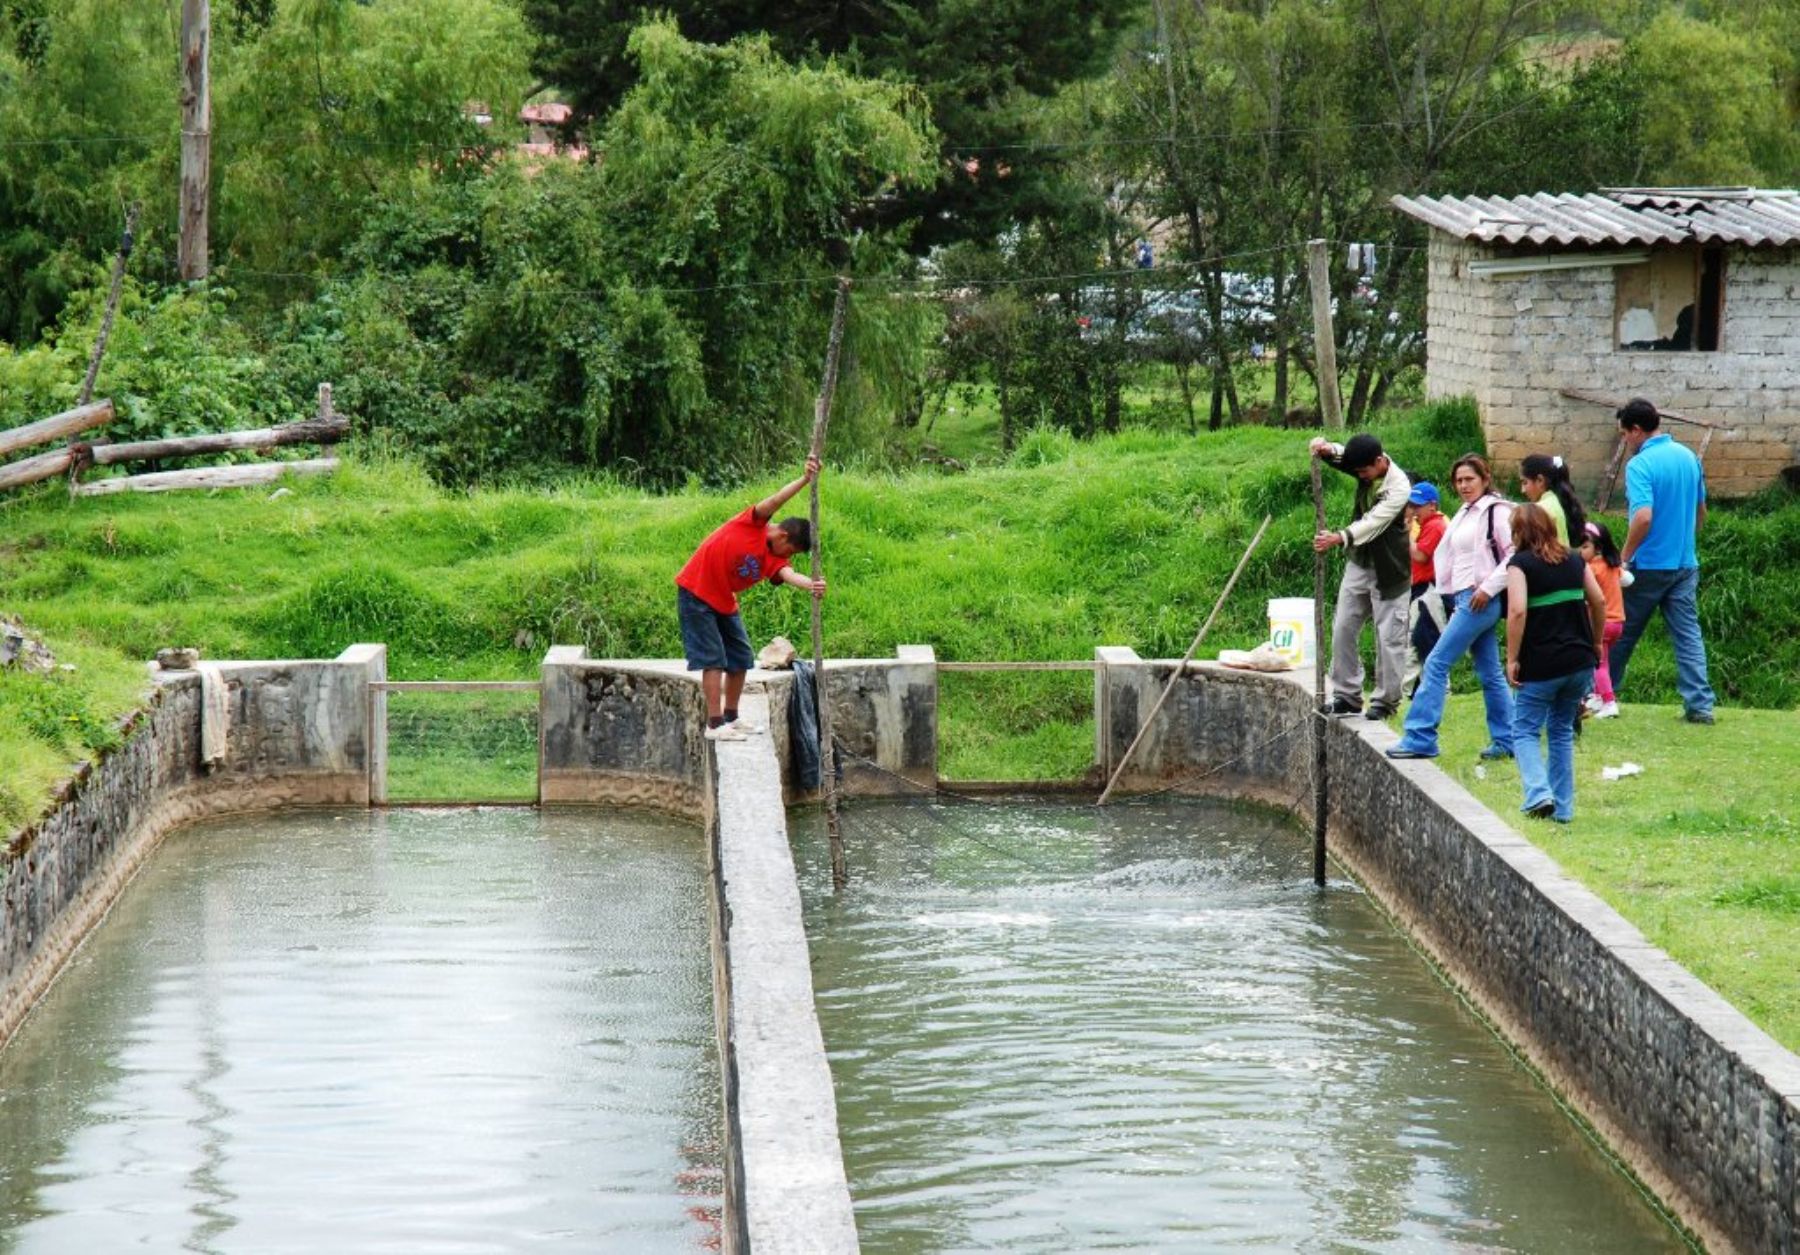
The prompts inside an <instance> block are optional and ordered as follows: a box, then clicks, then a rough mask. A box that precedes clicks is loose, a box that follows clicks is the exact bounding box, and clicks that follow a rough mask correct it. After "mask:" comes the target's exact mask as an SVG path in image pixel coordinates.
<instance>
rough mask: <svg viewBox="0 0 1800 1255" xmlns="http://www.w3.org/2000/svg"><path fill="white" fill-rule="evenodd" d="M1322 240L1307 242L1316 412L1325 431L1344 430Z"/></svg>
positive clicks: (1327, 265) (1328, 273)
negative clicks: (1317, 404) (1314, 362)
mask: <svg viewBox="0 0 1800 1255" xmlns="http://www.w3.org/2000/svg"><path fill="white" fill-rule="evenodd" d="M1327 247H1328V246H1327V244H1326V242H1325V241H1324V240H1308V241H1307V242H1306V260H1307V271H1308V277H1309V279H1310V281H1311V284H1312V307H1313V350H1314V353H1313V356H1314V360H1315V361H1316V362H1317V364H1318V369H1319V411H1320V413H1322V414H1324V416H1325V430H1327V431H1342V430H1344V402H1343V398H1342V397H1341V396H1339V394H1338V371H1337V338H1336V333H1335V332H1334V331H1333V330H1332V326H1331V259H1330V257H1329V256H1328V255H1327V253H1326V251H1325V250H1326V248H1327Z"/></svg>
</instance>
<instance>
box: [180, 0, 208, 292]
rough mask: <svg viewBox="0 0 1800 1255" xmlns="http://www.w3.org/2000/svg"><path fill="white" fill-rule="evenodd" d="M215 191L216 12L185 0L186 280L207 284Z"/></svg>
mask: <svg viewBox="0 0 1800 1255" xmlns="http://www.w3.org/2000/svg"><path fill="white" fill-rule="evenodd" d="M211 187H212V8H211V4H210V0H181V230H180V240H179V243H178V245H177V248H176V265H177V266H178V268H179V269H180V272H181V277H182V279H184V280H194V279H204V278H206V275H207V272H208V270H209V269H210V266H209V264H208V260H207V209H208V199H209V197H210V195H211Z"/></svg>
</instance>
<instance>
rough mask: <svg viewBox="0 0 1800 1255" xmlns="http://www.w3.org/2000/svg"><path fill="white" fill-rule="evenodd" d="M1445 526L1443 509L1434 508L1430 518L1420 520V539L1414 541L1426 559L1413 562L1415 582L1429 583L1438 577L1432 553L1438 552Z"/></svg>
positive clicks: (1413, 578) (1413, 580)
mask: <svg viewBox="0 0 1800 1255" xmlns="http://www.w3.org/2000/svg"><path fill="white" fill-rule="evenodd" d="M1445 526H1446V524H1445V522H1444V514H1443V511H1441V510H1433V511H1432V512H1431V517H1430V518H1428V519H1425V520H1423V521H1421V522H1420V524H1419V539H1418V540H1416V541H1414V542H1413V543H1414V544H1416V545H1417V546H1418V547H1419V552H1420V553H1422V554H1424V555H1425V561H1423V562H1415V563H1413V564H1412V582H1413V583H1415V584H1429V583H1431V582H1432V581H1433V580H1435V579H1436V578H1437V572H1436V571H1435V570H1433V569H1432V565H1431V555H1432V554H1434V553H1436V552H1437V547H1438V542H1439V541H1441V540H1443V539H1444V528H1445Z"/></svg>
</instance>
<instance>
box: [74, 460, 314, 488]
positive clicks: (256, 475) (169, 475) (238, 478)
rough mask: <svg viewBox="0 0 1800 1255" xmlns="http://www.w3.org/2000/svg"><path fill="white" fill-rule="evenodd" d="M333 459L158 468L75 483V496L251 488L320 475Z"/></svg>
mask: <svg viewBox="0 0 1800 1255" xmlns="http://www.w3.org/2000/svg"><path fill="white" fill-rule="evenodd" d="M337 465H338V460H337V459H336V458H309V459H307V460H305V461H301V462H258V463H255V464H254V465H250V466H199V467H195V468H193V469H192V470H186V471H157V472H155V473H154V474H150V475H126V476H123V477H121V478H119V479H96V480H94V481H93V482H92V483H86V484H78V485H76V488H75V495H76V496H77V497H101V496H105V495H107V494H109V493H115V492H174V491H178V490H180V489H184V488H253V487H255V486H256V485H258V484H272V483H274V482H275V481H276V480H278V479H280V478H281V477H282V476H283V475H323V474H326V473H327V472H330V471H335V470H336V469H337Z"/></svg>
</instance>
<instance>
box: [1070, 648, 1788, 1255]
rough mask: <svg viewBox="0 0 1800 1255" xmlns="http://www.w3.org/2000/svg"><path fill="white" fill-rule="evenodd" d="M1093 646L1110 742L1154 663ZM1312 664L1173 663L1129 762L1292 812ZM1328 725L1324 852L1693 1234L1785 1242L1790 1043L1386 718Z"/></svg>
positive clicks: (1130, 724)
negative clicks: (1417, 749) (1181, 667)
mask: <svg viewBox="0 0 1800 1255" xmlns="http://www.w3.org/2000/svg"><path fill="white" fill-rule="evenodd" d="M1101 652H1102V657H1103V658H1104V660H1105V661H1106V662H1107V664H1108V665H1107V667H1106V668H1105V670H1104V672H1102V673H1101V676H1102V677H1103V685H1104V687H1103V689H1102V690H1101V696H1102V709H1101V717H1100V722H1101V724H1102V729H1103V733H1102V737H1101V745H1100V747H1099V748H1100V753H1101V755H1102V758H1103V761H1117V758H1118V756H1119V755H1120V754H1122V753H1123V751H1124V748H1125V746H1126V745H1127V744H1128V743H1129V741H1130V738H1131V737H1132V736H1133V735H1134V734H1135V732H1136V730H1137V727H1136V725H1137V722H1138V720H1139V718H1140V715H1139V713H1138V712H1140V711H1148V709H1149V706H1150V703H1153V702H1154V701H1155V698H1156V695H1157V694H1158V693H1160V692H1161V691H1162V688H1163V686H1164V685H1165V684H1166V683H1167V681H1168V678H1169V676H1170V675H1171V674H1172V673H1173V664H1172V663H1168V662H1142V661H1139V660H1137V659H1136V656H1135V655H1134V654H1132V653H1131V651H1129V650H1122V649H1109V650H1103V651H1101ZM1311 682H1312V677H1311V674H1310V672H1296V673H1289V674H1286V675H1277V676H1262V675H1255V674H1249V673H1242V672H1232V671H1228V670H1226V669H1224V668H1220V667H1217V666H1215V665H1212V664H1201V665H1197V666H1191V667H1190V669H1189V671H1188V673H1187V674H1185V675H1184V676H1183V677H1182V679H1181V681H1180V682H1179V683H1177V685H1176V686H1175V691H1174V693H1173V694H1172V695H1171V697H1170V699H1169V701H1168V702H1167V703H1166V704H1165V705H1164V706H1163V708H1162V711H1161V712H1160V713H1159V715H1158V717H1157V720H1156V723H1155V724H1154V725H1153V727H1152V728H1151V729H1150V731H1149V733H1148V734H1147V735H1146V737H1145V742H1144V744H1143V745H1141V746H1140V747H1139V750H1138V755H1141V756H1142V758H1141V760H1140V759H1139V758H1138V757H1137V756H1134V758H1133V766H1132V768H1131V769H1130V771H1129V773H1128V775H1127V777H1126V779H1127V781H1129V782H1131V783H1132V784H1134V785H1135V786H1136V787H1151V786H1167V785H1169V784H1171V783H1173V784H1176V785H1177V786H1178V787H1182V788H1187V789H1191V790H1193V791H1197V792H1202V793H1206V794H1209V795H1217V794H1220V793H1224V794H1226V795H1233V796H1247V797H1260V798H1262V799H1264V800H1266V801H1271V802H1274V803H1276V804H1278V805H1282V806H1285V807H1288V808H1290V809H1292V810H1294V811H1295V812H1296V813H1297V814H1298V815H1300V816H1303V817H1305V818H1307V819H1309V820H1310V817H1311V814H1312V810H1311V788H1310V774H1309V773H1310V763H1311V741H1310V736H1309V735H1308V733H1307V731H1306V728H1307V725H1309V724H1310V723H1311V722H1312V721H1313V719H1312V716H1310V714H1309V711H1310V708H1311V705H1312V694H1311ZM1296 725H1298V729H1297V730H1296ZM1327 728H1328V733H1329V740H1328V745H1327V749H1328V781H1329V784H1330V788H1329V795H1330V806H1331V830H1330V847H1331V852H1332V854H1333V855H1334V856H1335V857H1336V858H1337V859H1338V860H1339V861H1340V862H1341V863H1342V864H1343V865H1345V866H1347V867H1349V868H1350V869H1351V870H1352V871H1354V872H1355V874H1356V875H1357V877H1358V878H1359V879H1360V880H1362V881H1363V883H1364V884H1366V885H1367V886H1368V888H1369V889H1370V891H1371V892H1372V893H1373V894H1374V895H1375V896H1376V897H1377V898H1378V899H1379V900H1381V901H1382V903H1383V904H1384V905H1385V906H1386V907H1387V908H1388V910H1389V911H1391V912H1392V913H1393V914H1394V915H1395V916H1396V917H1397V918H1398V919H1399V920H1400V921H1401V922H1402V923H1403V924H1404V925H1406V927H1407V929H1408V931H1409V932H1411V933H1412V935H1413V936H1414V937H1416V938H1417V939H1418V940H1419V941H1420V942H1421V943H1422V944H1424V945H1425V946H1426V948H1427V949H1428V950H1429V951H1430V952H1431V953H1432V954H1433V955H1434V957H1436V959H1437V960H1438V961H1439V962H1440V963H1441V964H1443V966H1444V967H1445V969H1446V970H1447V971H1448V972H1449V973H1450V974H1451V976H1452V978H1453V979H1455V980H1456V981H1457V983H1458V984H1459V985H1461V986H1462V987H1463V988H1464V989H1465V990H1466V991H1467V992H1468V994H1469V995H1470V997H1471V998H1472V999H1473V1000H1474V1001H1475V1002H1476V1004H1477V1005H1479V1006H1481V1007H1482V1009H1483V1010H1484V1012H1485V1013H1486V1014H1487V1015H1488V1016H1489V1018H1490V1019H1491V1020H1492V1021H1493V1022H1494V1023H1495V1024H1497V1025H1498V1026H1499V1027H1500V1029H1501V1031H1502V1032H1503V1033H1505V1034H1506V1036H1507V1037H1509V1038H1510V1039H1511V1040H1512V1041H1513V1042H1515V1043H1516V1044H1517V1045H1518V1046H1519V1047H1520V1049H1521V1050H1522V1051H1523V1052H1524V1053H1525V1054H1526V1055H1527V1057H1529V1058H1530V1059H1531V1060H1532V1062H1533V1063H1534V1064H1535V1065H1536V1066H1537V1067H1538V1068H1539V1069H1540V1070H1541V1071H1542V1072H1543V1073H1544V1074H1545V1076H1546V1077H1548V1078H1549V1080H1550V1082H1551V1083H1552V1084H1553V1085H1555V1086H1556V1087H1557V1088H1558V1089H1559V1090H1560V1091H1561V1092H1562V1093H1563V1094H1565V1095H1566V1096H1567V1097H1568V1098H1569V1099H1571V1101H1572V1102H1573V1103H1574V1105H1575V1106H1576V1107H1577V1108H1578V1109H1579V1110H1580V1111H1581V1112H1582V1113H1583V1115H1584V1116H1586V1117H1587V1118H1588V1119H1589V1120H1590V1121H1592V1123H1593V1124H1594V1125H1595V1127H1596V1128H1598V1129H1599V1130H1600V1132H1601V1133H1602V1135H1603V1136H1605V1137H1606V1139H1607V1140H1608V1142H1610V1143H1611V1145H1612V1146H1613V1148H1614V1149H1615V1150H1617V1151H1618V1152H1619V1153H1620V1154H1621V1155H1622V1156H1623V1157H1624V1158H1625V1159H1626V1160H1627V1162H1629V1163H1630V1164H1631V1166H1632V1167H1633V1169H1634V1170H1635V1171H1636V1172H1637V1173H1638V1175H1639V1176H1640V1177H1641V1178H1642V1179H1643V1180H1644V1181H1645V1182H1646V1183H1647V1184H1648V1185H1649V1186H1650V1187H1651V1188H1652V1189H1653V1190H1655V1191H1656V1193H1657V1194H1658V1195H1659V1196H1661V1198H1662V1199H1663V1200H1664V1201H1665V1202H1667V1203H1668V1204H1669V1205H1670V1206H1671V1207H1673V1208H1674V1210H1675V1211H1676V1212H1677V1213H1678V1214H1679V1215H1680V1216H1681V1217H1682V1219H1683V1220H1684V1221H1685V1222H1686V1223H1687V1224H1688V1225H1690V1226H1691V1227H1692V1228H1693V1229H1694V1230H1695V1231H1696V1232H1698V1233H1699V1235H1700V1236H1701V1237H1702V1239H1703V1240H1704V1241H1705V1242H1706V1243H1707V1245H1708V1246H1709V1248H1711V1249H1714V1250H1720V1251H1725V1250H1741V1251H1773V1252H1791V1251H1794V1250H1795V1249H1796V1247H1797V1244H1800V1201H1797V1200H1796V1158H1797V1153H1796V1152H1797V1144H1800V1058H1797V1057H1796V1056H1795V1055H1794V1054H1793V1053H1791V1052H1789V1051H1787V1050H1785V1049H1783V1048H1782V1047H1781V1046H1780V1045H1779V1044H1778V1043H1776V1042H1775V1041H1773V1040H1771V1039H1770V1038H1769V1037H1768V1036H1767V1035H1766V1034H1765V1033H1763V1032H1762V1031H1761V1030H1760V1029H1758V1028H1756V1027H1755V1026H1754V1025H1753V1024H1751V1023H1750V1022H1749V1021H1748V1020H1747V1019H1745V1017H1744V1016H1743V1015H1742V1014H1740V1013H1739V1012H1738V1011H1736V1010H1735V1009H1733V1008H1732V1007H1731V1006H1730V1005H1729V1004H1727V1003H1726V1002H1725V1001H1724V1000H1723V999H1722V998H1720V997H1719V996H1718V995H1717V994H1716V993H1714V992H1713V991H1712V990H1710V989H1708V988H1706V987H1705V986H1704V985H1702V984H1701V983H1700V982H1699V981H1697V980H1696V979H1694V977H1693V976H1692V975H1690V974H1689V973H1688V972H1686V971H1685V970H1683V969H1682V968H1681V967H1680V966H1679V965H1678V964H1676V963H1675V962H1674V961H1673V960H1672V959H1670V958H1669V957H1668V956H1667V955H1666V954H1664V953H1663V952H1662V951H1660V950H1658V949H1657V948H1656V947H1655V946H1653V945H1651V944H1650V942H1649V941H1648V940H1646V939H1645V937H1644V936H1643V934H1641V933H1640V932H1639V931H1638V930H1637V929H1636V928H1634V927H1632V926H1631V925H1630V924H1629V923H1627V922H1626V921H1625V920H1624V919H1623V918H1621V917H1620V916H1619V915H1618V913H1617V912H1615V911H1614V910H1613V909H1612V908H1611V907H1609V906H1607V905H1606V904H1605V903H1604V902H1602V901H1601V900H1600V899H1599V898H1598V897H1596V896H1595V895H1594V894H1593V893H1591V892H1589V891H1588V890H1587V889H1585V888H1583V887H1582V886H1581V885H1579V884H1577V883H1576V882H1575V881H1573V880H1572V879H1570V878H1569V877H1568V876H1567V875H1565V874H1564V873H1563V872H1562V870H1561V869H1560V868H1558V867H1557V866H1556V864H1555V863H1554V861H1552V860H1551V859H1550V858H1549V856H1547V855H1545V854H1544V853H1543V852H1542V851H1540V850H1538V849H1537V848H1536V847H1535V846H1533V845H1532V844H1531V843H1530V842H1529V841H1527V840H1526V839H1525V838H1524V837H1522V836H1520V835H1519V834H1518V833H1517V832H1515V831H1514V830H1513V829H1512V828H1510V827H1509V826H1508V825H1507V824H1505V823H1504V822H1502V821H1501V820H1500V819H1499V818H1498V817H1497V816H1496V815H1494V814H1493V812H1491V811H1489V810H1488V809H1487V808H1486V807H1485V806H1483V805H1481V804H1480V803H1479V802H1478V801H1476V800H1475V798H1473V797H1472V796H1470V795H1469V793H1468V792H1467V791H1466V790H1464V789H1463V788H1462V787H1461V786H1460V785H1458V784H1457V783H1456V782H1455V781H1453V780H1451V779H1450V778H1449V777H1448V776H1446V775H1445V774H1444V773H1443V772H1442V771H1440V770H1439V769H1438V768H1437V767H1436V766H1435V765H1434V764H1432V763H1430V762H1410V763H1395V762H1391V761H1390V760H1388V759H1387V758H1386V757H1384V755H1383V751H1384V750H1385V749H1387V748H1388V747H1389V746H1391V745H1393V744H1394V743H1395V742H1396V740H1397V738H1396V736H1395V734H1394V733H1393V732H1392V731H1391V730H1389V729H1388V728H1387V727H1385V726H1383V725H1378V724H1370V723H1367V722H1365V721H1364V720H1360V719H1357V720H1343V721H1333V722H1331V723H1329V724H1328V725H1327ZM1107 755H1111V756H1112V757H1111V759H1107V758H1106V756H1107Z"/></svg>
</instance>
